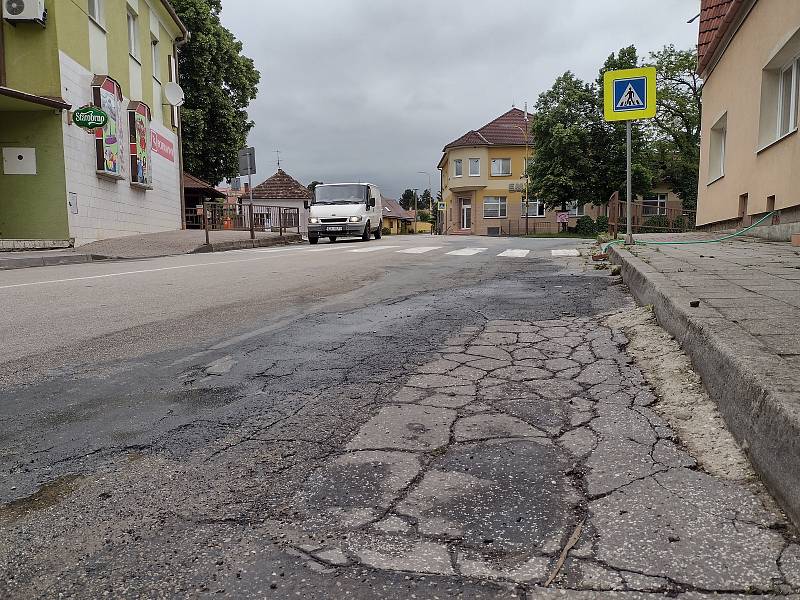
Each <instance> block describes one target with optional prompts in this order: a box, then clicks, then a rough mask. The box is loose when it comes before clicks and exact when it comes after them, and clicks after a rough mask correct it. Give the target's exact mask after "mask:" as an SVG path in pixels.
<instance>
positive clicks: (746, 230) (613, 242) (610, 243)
mask: <svg viewBox="0 0 800 600" xmlns="http://www.w3.org/2000/svg"><path fill="white" fill-rule="evenodd" d="M774 214H775V211H774V210H773V211H772V212H768V213H767V214H765V215H764V216H763V217H761V218H760V219H759V220H758V221H756V222H755V223H753V224H751V225H749V226H747V227H745V228H744V229H741V230H740V231H736V232H734V233H729V234H728V235H723V236H722V237H719V238H714V239H713V240H676V241H674V242H648V241H645V240H634V243H635V244H641V245H643V246H666V245H683V244H713V243H716V242H724V241H725V240H729V239H731V238H735V237H739V236H740V235H742V234H744V233H747V232H748V231H750V230H751V229H752V228H753V227H758V226H759V225H761V223H763V222H764V221H766V220H767V219H768V218H769V217H771V216H772V215H774ZM624 241H625V240H613V241H611V242H608V243H607V244H605V245H604V246H602V249H603V252H605V251H606V250H607V249H608V247H609V246H613V245H615V244H622V243H624Z"/></svg>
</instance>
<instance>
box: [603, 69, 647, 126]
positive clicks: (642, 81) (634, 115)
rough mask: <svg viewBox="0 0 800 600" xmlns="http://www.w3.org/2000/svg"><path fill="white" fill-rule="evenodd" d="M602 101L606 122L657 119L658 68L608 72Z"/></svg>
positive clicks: (604, 80)
mask: <svg viewBox="0 0 800 600" xmlns="http://www.w3.org/2000/svg"><path fill="white" fill-rule="evenodd" d="M603 99H604V111H603V112H604V113H605V118H606V121H632V120H634V119H652V118H653V117H655V116H656V69H655V67H642V68H639V69H624V70H621V71H606V73H605V75H603Z"/></svg>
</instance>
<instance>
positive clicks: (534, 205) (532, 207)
mask: <svg viewBox="0 0 800 600" xmlns="http://www.w3.org/2000/svg"><path fill="white" fill-rule="evenodd" d="M522 206H523V209H524V207H525V200H524V199H523V201H522ZM545 216H547V208H545V205H544V202H542V201H541V200H539V199H538V198H536V199H535V200H528V213H527V214H526V215H525V218H527V219H541V218H543V217H545Z"/></svg>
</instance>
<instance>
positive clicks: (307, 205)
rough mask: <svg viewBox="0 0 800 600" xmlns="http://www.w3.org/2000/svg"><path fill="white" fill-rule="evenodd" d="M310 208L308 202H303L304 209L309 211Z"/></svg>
mask: <svg viewBox="0 0 800 600" xmlns="http://www.w3.org/2000/svg"><path fill="white" fill-rule="evenodd" d="M308 207H309V204H308V200H303V208H305V209H306V210H308Z"/></svg>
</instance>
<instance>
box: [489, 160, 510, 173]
mask: <svg viewBox="0 0 800 600" xmlns="http://www.w3.org/2000/svg"><path fill="white" fill-rule="evenodd" d="M492 175H494V176H496V177H502V176H505V175H511V159H510V158H493V159H492Z"/></svg>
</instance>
